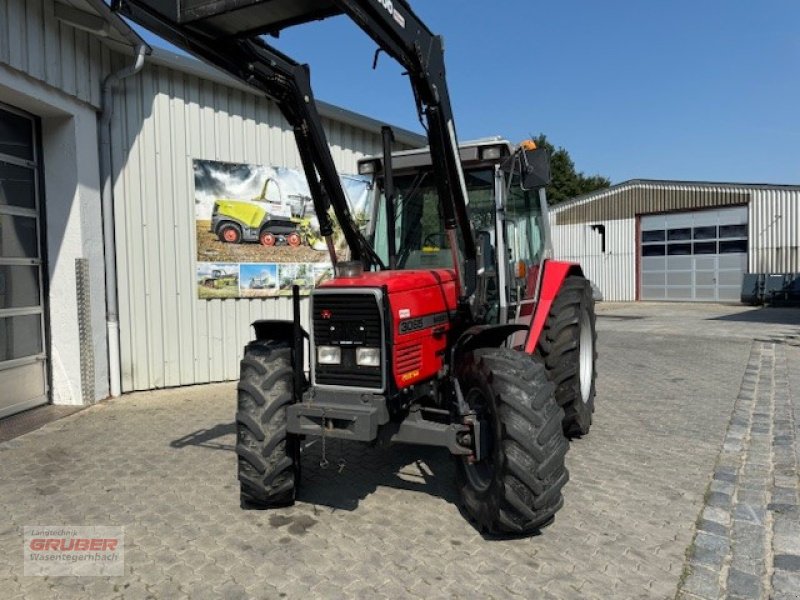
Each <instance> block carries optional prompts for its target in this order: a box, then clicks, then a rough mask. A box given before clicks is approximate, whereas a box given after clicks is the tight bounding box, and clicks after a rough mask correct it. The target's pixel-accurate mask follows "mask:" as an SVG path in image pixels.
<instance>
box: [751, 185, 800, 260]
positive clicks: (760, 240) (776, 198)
mask: <svg viewBox="0 0 800 600" xmlns="http://www.w3.org/2000/svg"><path fill="white" fill-rule="evenodd" d="M749 254H750V260H749V262H750V264H749V270H750V272H751V273H769V272H772V273H796V272H800V191H797V190H780V189H765V190H759V191H757V192H755V193H754V194H753V201H752V202H751V203H750V253H749Z"/></svg>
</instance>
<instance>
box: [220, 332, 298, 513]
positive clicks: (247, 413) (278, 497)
mask: <svg viewBox="0 0 800 600" xmlns="http://www.w3.org/2000/svg"><path fill="white" fill-rule="evenodd" d="M237 390H238V405H237V411H236V454H237V457H238V471H239V483H240V492H241V504H242V508H272V507H279V506H288V505H290V504H292V503H293V502H294V499H295V493H296V490H297V485H298V483H299V480H300V441H299V439H298V437H297V436H296V435H293V434H290V433H287V431H286V409H287V407H288V406H289V405H290V404H292V403H293V402H294V393H293V390H294V377H293V370H292V349H291V348H290V347H289V344H288V343H286V342H283V341H255V342H251V343H250V344H248V345H247V347H246V348H245V354H244V358H243V359H242V363H241V377H240V380H239V385H238V387H237Z"/></svg>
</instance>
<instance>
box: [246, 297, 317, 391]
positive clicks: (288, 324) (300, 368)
mask: <svg viewBox="0 0 800 600" xmlns="http://www.w3.org/2000/svg"><path fill="white" fill-rule="evenodd" d="M292 305H293V313H294V319H293V320H292V321H283V320H269V319H263V320H260V321H254V322H253V329H254V330H255V332H256V340H257V341H281V342H286V343H287V344H288V345H289V347H290V348H291V349H292V370H293V371H294V397H295V400H296V401H297V402H300V401H301V400H302V394H303V389H304V388H305V387H306V381H305V374H304V368H305V352H304V350H305V342H306V340H308V339H309V337H308V332H307V331H306V330H305V329H303V327H302V326H301V325H300V288H299V287H298V286H296V285H294V286H292Z"/></svg>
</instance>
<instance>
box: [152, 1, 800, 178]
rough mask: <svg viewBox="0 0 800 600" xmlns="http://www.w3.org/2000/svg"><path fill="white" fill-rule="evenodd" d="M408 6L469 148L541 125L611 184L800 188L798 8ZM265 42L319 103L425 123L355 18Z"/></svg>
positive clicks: (517, 136)
mask: <svg viewBox="0 0 800 600" xmlns="http://www.w3.org/2000/svg"><path fill="white" fill-rule="evenodd" d="M412 6H413V7H414V10H415V11H416V12H417V13H418V14H419V15H421V16H422V18H423V20H425V22H426V23H428V25H429V27H430V28H431V29H432V30H433V31H435V32H438V33H441V34H443V35H444V36H445V43H446V49H447V50H446V61H447V68H448V81H449V85H450V93H451V96H452V99H453V105H454V112H455V115H456V125H457V130H458V135H459V137H460V139H462V140H466V139H473V138H477V137H483V136H487V135H494V134H500V135H503V136H505V137H507V138H509V139H511V140H512V141H519V140H521V139H524V138H526V137H528V135H529V134H530V133H533V134H537V133H539V132H544V133H546V134H547V135H548V136H549V138H550V139H551V140H552V141H553V142H554V143H555V144H557V145H561V146H564V147H566V148H567V149H568V150H569V152H570V154H571V155H572V157H573V159H574V160H575V163H576V165H577V167H578V169H580V170H582V171H584V172H586V173H588V174H594V173H599V174H602V175H606V176H608V177H610V178H611V180H612V181H614V182H619V181H623V180H625V179H631V178H636V177H642V178H660V179H693V180H695V179H696V180H709V181H742V182H762V183H794V184H800V34H798V31H799V30H798V27H799V26H800V2H797V0H765V1H763V2H752V1H745V0H702V1H699V0H693V1H684V0H680V1H678V0H672V1H670V2H667V1H655V0H638V1H634V0H628V1H625V2H623V1H621V0H603V1H597V0H568V1H567V0H565V1H556V2H554V1H550V2H541V1H533V0H505V1H503V2H496V3H495V2H478V1H476V0H469V1H463V0H462V1H456V0H424V1H423V0H417V1H413V0H412ZM148 40H149V41H151V42H153V43H155V44H158V43H159V42H158V41H154V38H153V37H152V36H148ZM272 42H273V43H274V45H275V46H277V47H278V48H279V49H281V50H283V51H284V52H287V53H288V54H290V55H291V56H293V57H295V58H296V59H298V60H300V61H304V62H308V63H310V64H311V68H312V82H313V84H314V89H315V94H316V96H317V97H318V98H320V99H322V100H326V101H328V102H332V103H334V104H338V105H340V106H343V107H346V108H349V109H351V110H355V111H357V112H361V113H364V114H367V115H369V116H372V117H375V118H378V119H381V120H384V121H386V122H389V123H391V124H394V125H399V126H403V127H406V128H409V129H413V130H415V131H419V130H420V126H419V124H418V122H417V119H416V114H415V111H414V108H413V102H412V96H411V93H410V88H409V85H408V82H407V80H406V78H404V77H402V76H401V70H400V68H399V67H398V66H397V65H396V64H394V63H393V61H392V60H391V59H389V58H388V57H386V56H385V55H382V56H381V60H380V62H379V65H378V69H377V70H376V71H373V70H372V56H373V53H374V50H375V46H374V44H373V43H372V42H371V40H369V39H368V38H367V37H366V35H365V34H363V33H362V32H361V31H360V30H359V29H358V28H357V27H356V26H355V25H353V24H352V23H351V22H350V21H349V20H347V19H343V18H337V19H331V20H329V21H326V22H322V23H315V24H311V25H307V26H305V27H303V28H297V29H295V30H290V31H286V32H284V33H283V34H282V35H281V38H280V39H279V40H273V41H272ZM162 45H163V43H162Z"/></svg>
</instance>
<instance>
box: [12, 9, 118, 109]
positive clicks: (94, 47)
mask: <svg viewBox="0 0 800 600" xmlns="http://www.w3.org/2000/svg"><path fill="white" fill-rule="evenodd" d="M20 24H22V26H20ZM110 54H111V53H110V52H109V50H108V48H107V47H106V46H105V45H103V44H102V43H101V42H100V41H98V38H97V37H96V36H93V35H91V34H89V33H86V32H85V31H80V30H78V29H74V28H73V27H69V26H68V25H65V24H63V23H61V22H59V21H58V20H57V19H56V18H55V16H54V14H53V1H52V0H0V63H6V64H8V65H9V66H11V67H13V68H14V69H17V70H18V71H22V72H23V73H26V74H27V75H29V76H30V77H33V78H34V79H37V80H39V81H43V82H45V83H48V84H49V85H51V86H53V87H56V88H58V89H60V90H62V91H63V92H65V93H67V94H69V95H71V96H75V97H76V98H79V99H80V100H83V101H84V102H88V103H89V104H92V105H93V106H95V107H98V106H99V105H100V85H101V83H102V81H103V76H104V74H105V73H107V72H108V70H109V61H110Z"/></svg>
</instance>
